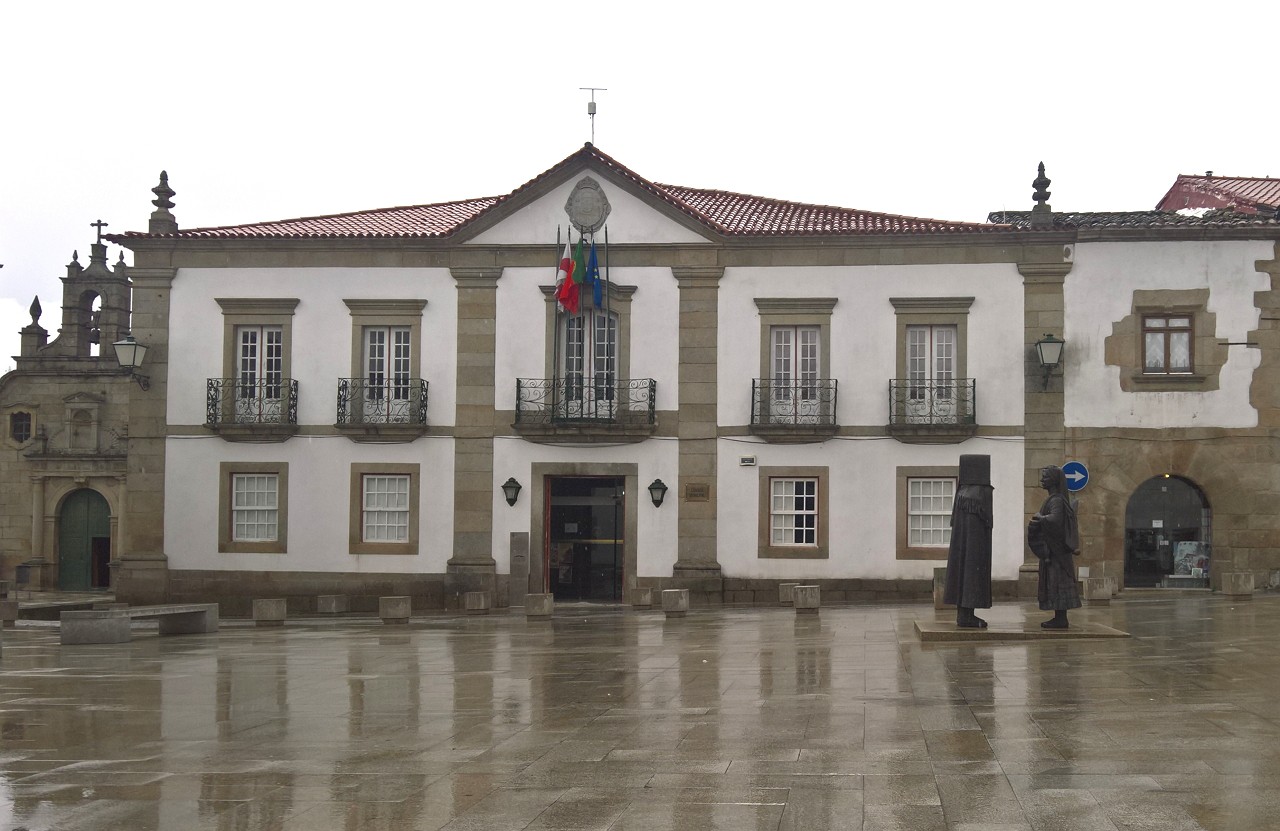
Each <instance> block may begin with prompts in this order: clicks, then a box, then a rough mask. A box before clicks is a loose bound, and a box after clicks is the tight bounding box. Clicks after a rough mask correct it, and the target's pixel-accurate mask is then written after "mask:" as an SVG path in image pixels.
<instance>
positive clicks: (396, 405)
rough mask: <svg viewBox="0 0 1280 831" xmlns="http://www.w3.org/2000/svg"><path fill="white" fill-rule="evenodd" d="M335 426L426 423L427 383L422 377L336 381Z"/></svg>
mask: <svg viewBox="0 0 1280 831" xmlns="http://www.w3.org/2000/svg"><path fill="white" fill-rule="evenodd" d="M337 423H338V424H426V423H427V382H426V381H424V380H422V379H421V378H398V379H391V380H386V379H381V380H377V379H370V378H339V379H338V420H337Z"/></svg>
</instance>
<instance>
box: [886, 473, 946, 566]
mask: <svg viewBox="0 0 1280 831" xmlns="http://www.w3.org/2000/svg"><path fill="white" fill-rule="evenodd" d="M896 479H897V482H896V485H895V488H894V490H895V492H896V494H897V498H896V500H895V515H896V520H895V525H896V526H897V534H896V537H897V538H896V541H895V549H896V552H897V559H899V560H942V561H945V560H946V559H947V554H948V551H949V549H948V548H947V547H942V546H939V547H934V546H929V547H916V548H912V547H911V546H910V545H909V543H908V541H909V540H910V539H911V536H910V533H909V531H908V517H907V511H908V509H909V508H910V507H911V502H910V495H909V492H908V488H907V482H908V480H911V479H955V480H957V483H958V482H959V479H960V466H959V465H953V466H946V465H929V466H916V465H911V466H904V467H899V468H897V472H896ZM956 488H957V490H959V484H957V486H956Z"/></svg>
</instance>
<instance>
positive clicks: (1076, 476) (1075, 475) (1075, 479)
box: [1066, 470, 1085, 482]
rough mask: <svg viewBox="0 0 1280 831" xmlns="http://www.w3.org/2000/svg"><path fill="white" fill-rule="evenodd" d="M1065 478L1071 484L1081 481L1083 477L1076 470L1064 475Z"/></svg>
mask: <svg viewBox="0 0 1280 831" xmlns="http://www.w3.org/2000/svg"><path fill="white" fill-rule="evenodd" d="M1066 477H1067V478H1068V479H1070V480H1071V481H1072V482H1079V481H1080V480H1081V479H1084V478H1085V475H1084V474H1083V473H1081V472H1080V471H1078V470H1073V471H1071V472H1070V473H1068V474H1066Z"/></svg>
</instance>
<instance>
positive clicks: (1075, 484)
mask: <svg viewBox="0 0 1280 831" xmlns="http://www.w3.org/2000/svg"><path fill="white" fill-rule="evenodd" d="M1062 475H1063V476H1064V477H1066V480H1067V490H1069V491H1082V490H1084V486H1085V485H1087V484H1089V468H1087V467H1085V466H1084V465H1083V464H1081V463H1080V462H1067V463H1066V464H1065V465H1063V466H1062Z"/></svg>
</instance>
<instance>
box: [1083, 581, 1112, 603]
mask: <svg viewBox="0 0 1280 831" xmlns="http://www.w3.org/2000/svg"><path fill="white" fill-rule="evenodd" d="M1080 582H1081V583H1082V584H1083V585H1084V600H1085V602H1086V603H1088V604H1089V605H1090V606H1109V605H1111V587H1110V586H1108V585H1107V578H1105V577H1086V578H1084V579H1083V580H1081V581H1080Z"/></svg>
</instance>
